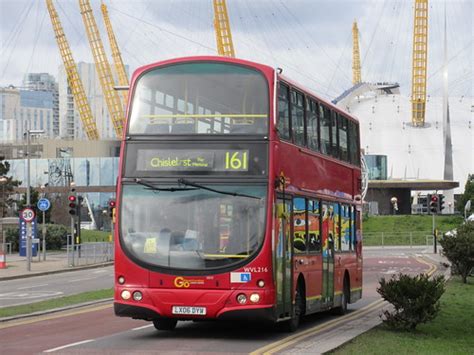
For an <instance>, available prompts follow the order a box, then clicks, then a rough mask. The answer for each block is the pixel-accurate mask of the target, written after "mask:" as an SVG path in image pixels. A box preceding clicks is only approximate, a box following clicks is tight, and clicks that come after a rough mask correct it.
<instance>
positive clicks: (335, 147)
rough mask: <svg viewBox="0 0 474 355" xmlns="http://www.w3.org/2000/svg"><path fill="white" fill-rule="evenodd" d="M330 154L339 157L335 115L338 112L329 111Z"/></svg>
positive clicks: (336, 115)
mask: <svg viewBox="0 0 474 355" xmlns="http://www.w3.org/2000/svg"><path fill="white" fill-rule="evenodd" d="M330 114H331V156H333V157H334V158H336V159H339V134H338V133H339V132H338V128H337V117H338V116H339V114H338V113H337V112H335V111H331V112H330Z"/></svg>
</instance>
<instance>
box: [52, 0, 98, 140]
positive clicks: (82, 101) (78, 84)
mask: <svg viewBox="0 0 474 355" xmlns="http://www.w3.org/2000/svg"><path fill="white" fill-rule="evenodd" d="M46 5H47V7H48V12H49V17H50V18H51V23H52V25H53V30H54V34H55V36H56V41H57V43H58V47H59V52H60V53H61V57H62V60H63V63H64V68H65V69H66V75H67V81H68V84H69V87H70V88H71V91H72V95H73V97H74V103H75V106H76V108H77V111H79V117H80V118H81V121H82V126H83V129H84V131H85V133H86V135H87V138H89V139H92V140H95V139H99V131H98V130H97V125H96V122H95V119H94V116H92V110H91V108H90V106H89V103H88V102H87V97H86V93H85V91H84V86H83V85H82V81H81V78H80V77H79V73H78V71H77V66H76V63H75V62H74V58H73V57H72V52H71V48H70V47H69V43H68V41H67V38H66V35H65V34H64V30H63V27H62V25H61V21H60V20H59V16H58V13H57V12H56V9H55V8H54V5H53V0H46Z"/></svg>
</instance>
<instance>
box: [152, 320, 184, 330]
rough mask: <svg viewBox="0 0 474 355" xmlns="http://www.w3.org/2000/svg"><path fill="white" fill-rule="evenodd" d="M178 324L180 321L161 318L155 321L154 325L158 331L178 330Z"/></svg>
mask: <svg viewBox="0 0 474 355" xmlns="http://www.w3.org/2000/svg"><path fill="white" fill-rule="evenodd" d="M176 324H178V321H177V320H176V319H170V318H161V319H156V320H154V321H153V325H154V326H155V328H156V329H158V330H173V329H174V328H176Z"/></svg>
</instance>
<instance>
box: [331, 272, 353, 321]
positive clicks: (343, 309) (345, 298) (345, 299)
mask: <svg viewBox="0 0 474 355" xmlns="http://www.w3.org/2000/svg"><path fill="white" fill-rule="evenodd" d="M349 292H350V291H349V281H347V278H346V279H345V280H344V287H343V289H342V295H341V305H340V306H339V307H337V308H335V310H334V311H335V313H336V314H338V315H341V316H342V315H344V314H346V313H347V304H348V303H349V297H350V296H349Z"/></svg>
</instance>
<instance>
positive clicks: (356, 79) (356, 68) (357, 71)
mask: <svg viewBox="0 0 474 355" xmlns="http://www.w3.org/2000/svg"><path fill="white" fill-rule="evenodd" d="M360 82H362V78H361V68H360V50H359V29H358V28H357V22H356V21H355V20H354V24H353V25H352V84H354V85H356V84H359V83H360Z"/></svg>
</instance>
